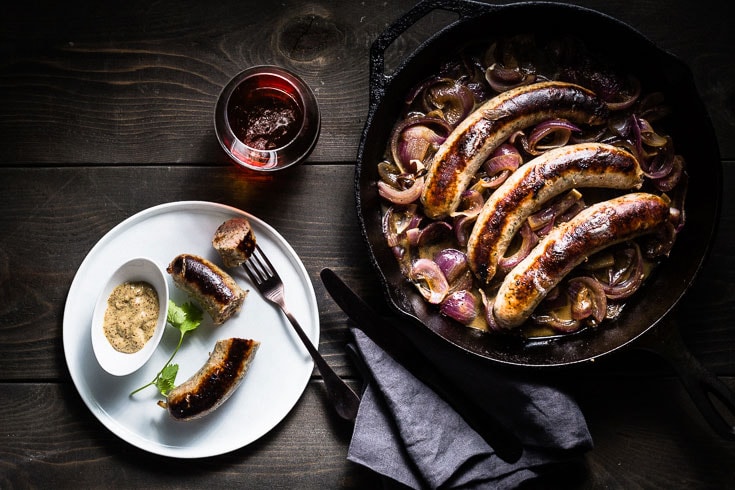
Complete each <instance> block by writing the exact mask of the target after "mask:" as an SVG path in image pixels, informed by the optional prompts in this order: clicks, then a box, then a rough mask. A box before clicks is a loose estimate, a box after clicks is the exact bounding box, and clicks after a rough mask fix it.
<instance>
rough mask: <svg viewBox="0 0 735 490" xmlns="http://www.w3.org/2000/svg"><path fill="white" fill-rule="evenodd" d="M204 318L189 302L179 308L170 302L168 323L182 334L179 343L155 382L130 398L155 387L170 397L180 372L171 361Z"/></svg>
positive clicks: (200, 311) (132, 393)
mask: <svg viewBox="0 0 735 490" xmlns="http://www.w3.org/2000/svg"><path fill="white" fill-rule="evenodd" d="M202 317H203V314H202V310H200V309H199V308H198V307H197V306H196V305H195V304H193V303H191V302H188V303H184V304H182V305H181V306H179V305H177V304H176V303H174V302H173V301H172V300H170V299H169V300H168V314H167V315H166V321H167V322H168V323H169V324H171V325H172V326H173V327H175V328H177V329H178V330H179V332H181V336H180V337H179V343H178V345H177V346H176V349H174V351H173V353H172V354H171V357H169V358H168V361H166V364H165V365H164V366H163V368H162V369H161V370H160V371H158V374H156V377H155V378H153V381H151V382H150V383H147V384H145V385H143V386H141V387H140V388H138V389H137V390H134V391H132V392H131V393H130V396H133V395H135V394H136V393H138V392H139V391H141V390H144V389H145V388H148V387H149V386H153V385H155V386H156V388H158V391H159V392H160V393H161V395H163V396H166V395H168V392H169V391H171V390H173V389H174V387H175V386H176V375H177V374H178V372H179V365H178V364H171V361H172V360H173V358H174V356H175V355H176V353H177V352H178V351H179V348H180V347H181V344H182V343H183V342H184V336H185V335H186V333H187V332H191V331H192V330H196V328H197V327H198V326H199V325H200V324H201V323H202Z"/></svg>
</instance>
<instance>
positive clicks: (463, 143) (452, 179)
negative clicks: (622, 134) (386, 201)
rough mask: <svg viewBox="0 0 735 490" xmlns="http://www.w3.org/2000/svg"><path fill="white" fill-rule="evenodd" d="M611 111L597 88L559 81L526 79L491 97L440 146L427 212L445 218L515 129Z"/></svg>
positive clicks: (597, 120)
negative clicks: (478, 172)
mask: <svg viewBox="0 0 735 490" xmlns="http://www.w3.org/2000/svg"><path fill="white" fill-rule="evenodd" d="M607 114H608V108H607V105H606V104H605V103H604V102H603V101H602V100H600V99H599V98H598V97H597V96H596V95H595V94H594V92H592V91H591V90H588V89H586V88H584V87H580V86H578V85H574V84H571V83H564V82H558V81H548V82H540V83H534V84H530V85H522V86H520V87H516V88H513V89H511V90H508V91H505V92H503V93H501V94H499V95H498V96H496V97H493V98H491V99H489V100H488V101H487V102H485V103H484V104H482V105H480V106H479V107H477V108H476V109H475V110H474V111H473V112H472V113H470V114H469V115H468V116H467V117H466V118H465V119H464V120H462V122H461V123H460V124H459V125H458V126H457V127H456V128H454V130H453V131H452V132H451V133H450V134H449V136H447V138H446V139H445V140H444V142H443V143H442V144H441V146H440V147H439V148H438V150H437V151H436V154H435V155H434V157H433V159H432V161H431V165H430V166H429V171H428V174H427V177H426V183H425V185H424V190H423V192H422V194H421V203H422V204H423V206H424V213H425V214H426V215H427V216H428V217H430V218H442V217H445V216H447V215H448V214H449V213H451V212H452V211H455V210H456V209H457V207H458V206H459V203H460V200H461V198H462V193H463V192H464V191H465V190H466V189H467V187H468V186H469V183H470V180H472V177H473V176H474V175H475V174H476V173H477V170H478V169H479V168H480V166H482V164H483V162H484V161H485V160H486V159H487V157H488V156H489V155H490V154H491V153H492V152H493V151H495V150H496V149H497V148H498V147H499V146H500V145H501V144H502V143H503V141H505V140H506V139H508V138H509V137H510V136H511V135H512V134H513V133H515V132H516V131H520V130H522V129H525V128H528V127H530V126H534V125H536V124H538V123H541V122H543V121H546V120H548V119H551V118H557V119H559V118H564V119H566V120H569V121H571V122H573V123H577V124H582V123H584V124H590V125H600V124H603V123H604V122H605V120H606V119H607Z"/></svg>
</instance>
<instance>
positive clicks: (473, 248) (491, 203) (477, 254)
mask: <svg viewBox="0 0 735 490" xmlns="http://www.w3.org/2000/svg"><path fill="white" fill-rule="evenodd" d="M642 176H643V172H642V171H641V168H640V165H639V164H638V161H637V160H636V159H635V157H634V156H633V155H631V154H630V153H628V152H627V151H625V150H623V149H621V148H617V147H614V146H610V145H606V144H602V143H581V144H577V145H568V146H563V147H561V148H556V149H554V150H549V151H548V152H546V153H544V154H542V155H541V156H539V157H537V158H534V159H533V160H531V161H530V162H528V163H527V164H525V165H523V166H521V167H520V168H519V169H518V170H516V171H515V172H514V173H513V174H512V175H511V176H510V177H509V178H508V179H507V180H506V181H505V182H504V183H503V185H501V186H500V187H499V188H498V189H496V190H495V191H494V192H493V193H492V194H491V195H490V197H489V198H488V200H487V201H486V202H485V204H484V206H483V208H482V211H481V212H480V214H479V216H478V217H477V221H476V222H475V225H474V227H473V229H472V234H471V235H470V238H469V240H468V243H467V258H468V260H469V263H470V267H471V268H472V270H473V271H474V273H475V275H476V276H477V277H478V278H479V279H480V281H482V282H488V281H490V279H492V278H493V276H494V275H495V271H496V268H497V264H498V261H499V260H500V259H501V258H502V257H503V254H504V253H505V251H506V250H507V249H508V246H509V245H510V242H511V240H512V239H513V236H514V235H515V233H516V232H517V231H518V230H519V229H520V227H521V225H522V224H523V222H524V221H525V220H526V218H528V217H529V216H530V215H531V214H532V213H534V212H535V211H537V210H538V209H539V208H540V207H541V205H542V204H543V203H544V202H547V201H548V200H550V199H551V198H553V197H555V196H558V195H559V194H561V193H562V192H564V191H567V190H570V189H572V188H577V187H604V188H613V189H633V188H639V187H640V186H641V184H642V182H643V180H642Z"/></svg>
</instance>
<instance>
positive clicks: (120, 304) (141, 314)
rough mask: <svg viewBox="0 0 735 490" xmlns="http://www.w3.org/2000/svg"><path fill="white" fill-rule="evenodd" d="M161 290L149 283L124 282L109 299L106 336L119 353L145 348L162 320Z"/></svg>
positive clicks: (105, 327)
mask: <svg viewBox="0 0 735 490" xmlns="http://www.w3.org/2000/svg"><path fill="white" fill-rule="evenodd" d="M159 314H160V312H159V308H158V293H156V290H155V288H153V286H151V285H150V284H148V283H147V282H143V281H139V282H124V283H122V284H120V285H119V286H117V287H116V288H115V289H113V290H112V292H111V293H110V296H109V297H108V298H107V310H105V318H104V321H103V328H104V331H105V337H107V340H108V341H109V342H110V344H112V347H114V348H115V350H117V351H119V352H124V353H126V354H133V353H135V352H138V351H139V350H141V349H142V348H143V346H144V345H145V344H146V342H148V341H149V340H150V339H151V337H153V331H154V330H155V328H156V322H158V315H159Z"/></svg>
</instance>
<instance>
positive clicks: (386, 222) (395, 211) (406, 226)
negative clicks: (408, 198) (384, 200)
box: [382, 204, 423, 247]
mask: <svg viewBox="0 0 735 490" xmlns="http://www.w3.org/2000/svg"><path fill="white" fill-rule="evenodd" d="M422 220H423V215H421V214H419V212H418V206H417V205H415V204H411V205H409V206H402V207H396V206H391V207H389V208H388V209H387V210H386V211H385V214H384V215H383V221H382V226H383V236H385V239H386V241H387V243H388V246H389V247H395V246H397V245H399V244H400V243H401V237H404V238H405V236H406V233H407V232H408V231H409V230H412V229H418V228H419V225H420V224H421V221H422Z"/></svg>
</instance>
